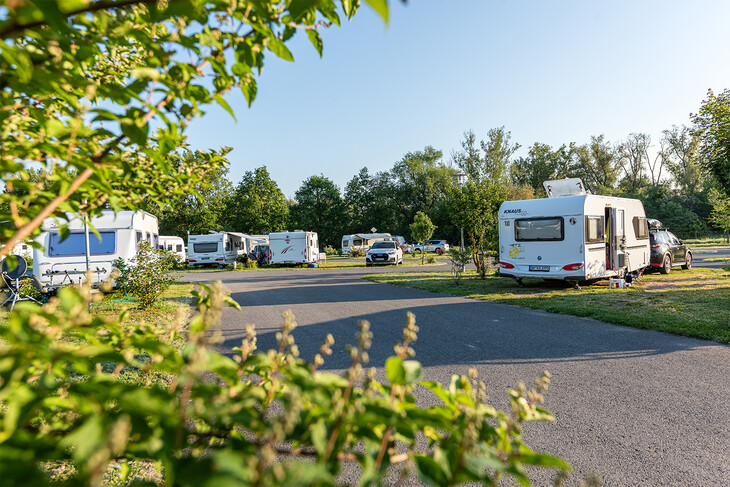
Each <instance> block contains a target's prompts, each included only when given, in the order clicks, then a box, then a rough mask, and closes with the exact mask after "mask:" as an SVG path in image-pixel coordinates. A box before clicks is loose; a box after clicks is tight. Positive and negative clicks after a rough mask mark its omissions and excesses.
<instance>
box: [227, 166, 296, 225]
mask: <svg viewBox="0 0 730 487" xmlns="http://www.w3.org/2000/svg"><path fill="white" fill-rule="evenodd" d="M288 215H289V206H288V205H287V200H286V197H285V196H284V193H282V191H281V189H279V186H278V185H277V184H276V181H274V180H273V179H271V176H270V175H269V171H268V170H267V169H266V166H261V167H258V168H256V169H255V170H253V171H246V173H245V174H244V175H243V178H241V182H240V183H238V186H236V189H235V191H234V192H233V194H232V195H231V196H230V197H229V198H228V200H227V202H226V214H225V219H224V222H225V225H226V227H227V228H228V229H230V230H232V231H236V232H241V231H246V232H250V233H254V234H256V233H271V232H278V231H279V230H284V227H285V226H286V221H287V217H288Z"/></svg>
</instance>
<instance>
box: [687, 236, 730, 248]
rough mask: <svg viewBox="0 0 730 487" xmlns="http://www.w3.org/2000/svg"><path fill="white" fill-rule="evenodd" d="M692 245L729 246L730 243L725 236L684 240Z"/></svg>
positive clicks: (697, 246) (698, 246)
mask: <svg viewBox="0 0 730 487" xmlns="http://www.w3.org/2000/svg"><path fill="white" fill-rule="evenodd" d="M684 243H686V244H687V245H689V246H690V247H695V248H702V247H728V246H730V244H728V243H727V240H726V239H725V237H712V238H695V239H687V240H685V241H684Z"/></svg>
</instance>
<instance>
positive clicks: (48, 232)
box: [33, 210, 159, 292]
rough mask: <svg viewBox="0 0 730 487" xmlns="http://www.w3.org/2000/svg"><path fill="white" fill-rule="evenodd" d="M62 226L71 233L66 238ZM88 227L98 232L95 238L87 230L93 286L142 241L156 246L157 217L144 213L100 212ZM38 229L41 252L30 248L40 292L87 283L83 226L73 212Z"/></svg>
mask: <svg viewBox="0 0 730 487" xmlns="http://www.w3.org/2000/svg"><path fill="white" fill-rule="evenodd" d="M62 224H66V225H67V226H68V229H69V231H70V234H69V235H68V237H66V238H65V239H63V238H62V237H61V234H60V233H59V226H60V225H62ZM91 225H92V226H93V228H94V229H96V231H97V232H98V233H99V235H98V236H97V235H96V234H95V233H94V232H93V231H91V228H90V229H89V230H90V231H89V254H90V256H89V270H90V271H91V277H92V282H91V284H92V286H98V285H99V283H101V282H102V281H104V280H107V279H109V275H110V274H111V271H112V263H113V262H114V261H115V260H117V259H119V258H122V259H125V260H131V259H132V258H134V256H135V255H137V249H138V247H139V244H140V243H141V242H143V241H144V242H148V243H149V244H150V245H151V246H152V247H153V248H156V247H157V245H158V243H157V240H158V233H159V230H158V224H157V217H156V216H154V215H152V214H150V213H147V212H145V211H137V212H134V211H119V212H117V213H116V214H115V213H114V211H112V210H102V215H101V216H97V217H94V218H92V220H91ZM41 230H42V233H41V234H40V235H39V236H38V237H36V239H35V240H36V241H37V242H39V243H40V244H41V245H42V246H43V250H41V249H33V276H35V277H36V278H37V279H38V281H39V282H40V283H41V287H42V290H43V292H50V291H55V290H57V289H58V288H60V287H62V286H66V285H69V284H78V283H81V282H86V236H85V232H84V223H83V222H82V221H81V220H80V219H79V218H76V217H75V216H74V215H73V214H72V213H67V214H66V217H65V219H64V218H59V219H58V220H56V219H55V218H46V219H45V220H44V221H43V223H42V224H41Z"/></svg>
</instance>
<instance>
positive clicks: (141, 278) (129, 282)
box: [114, 242, 177, 308]
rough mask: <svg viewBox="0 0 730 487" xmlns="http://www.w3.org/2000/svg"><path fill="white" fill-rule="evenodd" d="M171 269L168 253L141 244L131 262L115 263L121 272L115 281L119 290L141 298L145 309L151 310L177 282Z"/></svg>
mask: <svg viewBox="0 0 730 487" xmlns="http://www.w3.org/2000/svg"><path fill="white" fill-rule="evenodd" d="M171 267H172V260H171V259H170V258H169V254H168V253H167V252H165V251H163V250H158V249H155V248H152V246H151V245H150V244H149V243H147V242H141V243H140V244H139V250H138V251H137V255H136V256H135V257H134V258H133V259H132V260H131V261H130V262H126V261H125V260H124V259H117V260H116V261H114V268H115V269H117V271H118V272H119V274H118V276H117V277H116V279H115V281H116V284H117V286H118V287H119V289H121V290H122V291H125V292H127V293H129V294H132V295H134V296H136V297H137V298H139V302H140V304H141V305H142V307H143V308H149V307H150V306H152V304H153V303H154V302H155V301H157V298H159V297H160V295H161V294H162V293H164V292H165V290H166V289H167V288H168V287H170V284H172V283H173V282H175V281H176V280H177V278H176V277H174V276H171V275H170V269H171Z"/></svg>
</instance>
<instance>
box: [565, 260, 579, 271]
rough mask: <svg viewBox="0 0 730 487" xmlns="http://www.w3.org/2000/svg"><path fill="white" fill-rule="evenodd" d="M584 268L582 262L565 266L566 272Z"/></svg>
mask: <svg viewBox="0 0 730 487" xmlns="http://www.w3.org/2000/svg"><path fill="white" fill-rule="evenodd" d="M582 268H583V263H582V262H581V263H578V264H568V265H564V266H563V270H564V271H577V270H578V269H582Z"/></svg>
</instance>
